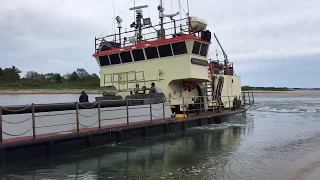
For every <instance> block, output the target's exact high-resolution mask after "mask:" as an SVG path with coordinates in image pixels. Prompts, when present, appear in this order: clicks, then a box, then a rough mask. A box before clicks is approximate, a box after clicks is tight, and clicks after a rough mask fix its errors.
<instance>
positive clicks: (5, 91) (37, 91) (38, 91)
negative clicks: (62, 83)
mask: <svg viewBox="0 0 320 180" xmlns="http://www.w3.org/2000/svg"><path fill="white" fill-rule="evenodd" d="M81 91H85V92H86V93H87V94H102V90H84V89H60V90H55V89H2V90H0V94H2V95H6V94H80V93H81Z"/></svg>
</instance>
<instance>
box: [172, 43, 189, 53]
mask: <svg viewBox="0 0 320 180" xmlns="http://www.w3.org/2000/svg"><path fill="white" fill-rule="evenodd" d="M172 50H173V54H174V55H179V54H186V53H187V46H186V42H185V41H182V42H177V43H172Z"/></svg>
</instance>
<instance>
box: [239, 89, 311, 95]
mask: <svg viewBox="0 0 320 180" xmlns="http://www.w3.org/2000/svg"><path fill="white" fill-rule="evenodd" d="M314 91H315V90H288V91H267V90H266V91H264V90H251V91H242V92H249V93H250V92H253V93H286V94H307V93H312V92H314Z"/></svg>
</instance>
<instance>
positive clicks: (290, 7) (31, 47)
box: [0, 0, 320, 87]
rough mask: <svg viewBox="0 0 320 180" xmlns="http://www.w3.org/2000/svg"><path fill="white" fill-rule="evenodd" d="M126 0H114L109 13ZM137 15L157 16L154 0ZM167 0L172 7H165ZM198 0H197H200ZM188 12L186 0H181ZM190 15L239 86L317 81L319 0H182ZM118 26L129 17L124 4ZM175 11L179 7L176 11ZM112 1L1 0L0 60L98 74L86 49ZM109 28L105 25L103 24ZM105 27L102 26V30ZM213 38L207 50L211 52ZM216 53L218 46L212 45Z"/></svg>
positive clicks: (109, 17)
mask: <svg viewBox="0 0 320 180" xmlns="http://www.w3.org/2000/svg"><path fill="white" fill-rule="evenodd" d="M129 2H130V0H121V1H120V0H117V1H115V13H116V15H118V14H119V13H120V11H121V10H122V9H123V8H124V7H125V6H126V5H127V4H128V3H129ZM149 2H150V6H151V8H150V11H149V9H145V10H144V16H150V17H151V18H152V22H153V24H157V23H158V19H157V15H158V14H157V10H156V6H157V5H158V0H136V4H137V5H143V4H149ZM171 2H172V6H171ZM199 2H201V3H199ZM181 3H182V7H183V9H184V10H185V11H187V6H186V0H181ZM189 4H190V13H191V15H194V16H198V17H200V18H203V19H205V20H206V21H207V22H208V28H209V29H210V30H211V31H212V32H215V33H216V34H217V36H218V38H219V40H220V42H221V43H222V45H223V47H224V49H225V51H226V53H227V54H228V57H229V60H230V61H232V62H234V66H235V71H236V74H237V75H240V76H242V85H251V86H287V87H320V80H318V75H317V73H318V72H319V71H316V69H318V68H320V33H319V30H320V23H319V22H320V13H319V10H318V9H319V7H320V1H318V0H304V1H302V0H290V1H289V0H280V1H279V0H242V1H236V0H233V1H231V0H224V1H218V0H201V1H199V0H198V1H196V0H189ZM131 6H133V3H131V4H130V5H129V6H128V7H127V8H126V9H125V11H123V12H122V13H121V17H122V19H123V20H124V23H123V27H127V28H128V30H130V28H129V24H130V23H131V22H132V21H133V12H132V11H129V10H128V8H129V7H131ZM164 6H165V8H166V11H165V12H167V13H171V12H177V11H179V8H178V4H177V0H172V1H171V0H164ZM182 13H184V11H183V10H182ZM113 17H114V16H113V0H95V1H89V0H86V1H84V0H14V1H8V0H1V6H0V25H1V26H0V32H1V33H0V55H1V59H0V67H2V68H4V67H11V66H13V65H14V66H16V67H18V68H19V69H21V70H22V71H24V72H25V71H29V70H34V71H37V72H40V73H48V72H58V73H62V74H65V73H69V72H72V71H73V70H75V69H76V68H85V69H86V70H87V71H88V72H90V73H99V67H98V65H97V63H96V61H95V59H94V58H93V57H92V56H91V55H92V54H93V53H94V36H99V35H100V34H101V33H102V32H104V31H105V30H106V31H105V33H104V35H106V34H110V33H112V30H113V26H110V27H108V25H109V24H110V23H111V22H112V21H113V19H114V18H113ZM107 27H108V28H107ZM106 28H107V29H106ZM216 47H217V44H216V43H215V42H213V43H212V45H211V48H210V53H209V54H210V56H211V57H215V49H216ZM219 55H220V56H219V58H220V59H222V53H221V51H219Z"/></svg>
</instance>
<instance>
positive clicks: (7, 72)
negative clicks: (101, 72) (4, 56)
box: [0, 66, 100, 88]
mask: <svg viewBox="0 0 320 180" xmlns="http://www.w3.org/2000/svg"><path fill="white" fill-rule="evenodd" d="M21 73H22V71H21V70H20V69H18V68H17V67H15V66H12V67H10V68H4V69H3V68H1V67H0V87H2V88H17V87H19V88H68V87H69V88H98V87H100V78H99V76H98V75H97V74H95V73H93V74H89V73H88V72H87V71H86V70H85V69H83V68H78V69H76V70H75V71H73V72H72V73H67V74H64V75H61V74H59V73H54V72H52V73H46V74H41V73H38V72H36V71H27V72H26V73H25V76H23V77H21V75H20V74H21Z"/></svg>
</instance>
